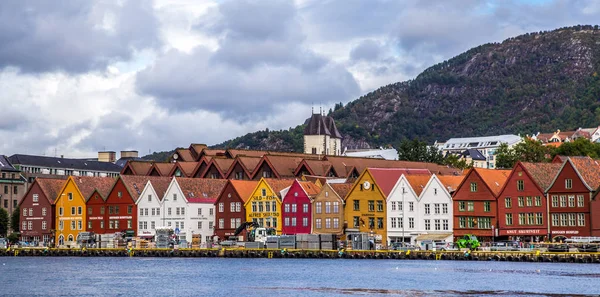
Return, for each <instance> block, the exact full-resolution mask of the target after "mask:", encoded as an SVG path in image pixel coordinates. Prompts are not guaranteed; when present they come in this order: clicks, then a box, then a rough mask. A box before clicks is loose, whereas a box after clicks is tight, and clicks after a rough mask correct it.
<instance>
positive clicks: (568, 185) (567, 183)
mask: <svg viewBox="0 0 600 297" xmlns="http://www.w3.org/2000/svg"><path fill="white" fill-rule="evenodd" d="M572 188H573V180H572V179H570V178H567V179H565V189H572Z"/></svg>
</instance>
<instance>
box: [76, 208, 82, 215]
mask: <svg viewBox="0 0 600 297" xmlns="http://www.w3.org/2000/svg"><path fill="white" fill-rule="evenodd" d="M82 213H83V208H82V207H81V206H78V207H77V214H78V215H81V214H82Z"/></svg>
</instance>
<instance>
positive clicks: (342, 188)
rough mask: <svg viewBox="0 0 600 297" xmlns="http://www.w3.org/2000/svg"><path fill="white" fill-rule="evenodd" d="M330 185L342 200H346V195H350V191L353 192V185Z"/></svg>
mask: <svg viewBox="0 0 600 297" xmlns="http://www.w3.org/2000/svg"><path fill="white" fill-rule="evenodd" d="M329 185H330V186H331V188H332V189H333V190H334V191H335V192H336V193H337V194H338V196H340V198H342V200H345V198H346V195H348V193H349V192H350V190H352V184H351V183H343V184H329Z"/></svg>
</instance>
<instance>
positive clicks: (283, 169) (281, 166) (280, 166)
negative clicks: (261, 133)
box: [263, 155, 303, 178]
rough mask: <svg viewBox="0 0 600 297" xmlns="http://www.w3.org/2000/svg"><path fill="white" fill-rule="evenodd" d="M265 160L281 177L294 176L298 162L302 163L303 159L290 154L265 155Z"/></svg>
mask: <svg viewBox="0 0 600 297" xmlns="http://www.w3.org/2000/svg"><path fill="white" fill-rule="evenodd" d="M263 160H264V162H267V163H268V164H270V165H271V167H272V169H273V170H274V171H276V173H277V176H279V177H280V178H286V177H288V178H293V177H294V176H295V175H294V172H295V171H296V168H297V167H298V164H300V162H302V160H303V159H302V158H295V157H289V156H275V155H265V156H264V157H263Z"/></svg>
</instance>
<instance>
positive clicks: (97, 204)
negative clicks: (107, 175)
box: [85, 189, 115, 234]
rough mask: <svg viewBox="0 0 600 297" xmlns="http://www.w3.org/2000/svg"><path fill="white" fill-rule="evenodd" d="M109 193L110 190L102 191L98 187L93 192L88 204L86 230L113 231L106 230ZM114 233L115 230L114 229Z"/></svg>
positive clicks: (97, 231) (102, 232)
mask: <svg viewBox="0 0 600 297" xmlns="http://www.w3.org/2000/svg"><path fill="white" fill-rule="evenodd" d="M107 195H108V190H107V191H105V192H104V193H100V191H98V190H97V189H95V190H94V191H93V192H92V195H91V196H90V197H89V199H88V200H87V202H86V203H85V206H86V209H87V211H86V214H85V215H86V221H87V228H86V231H89V232H94V233H97V234H104V233H111V231H107V230H106V225H105V224H106V222H105V220H106V196H107ZM112 232H113V233H114V232H115V231H114V230H112Z"/></svg>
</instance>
